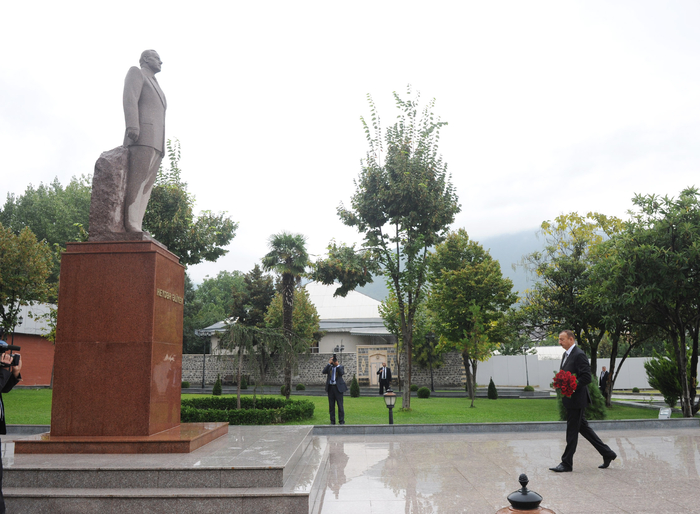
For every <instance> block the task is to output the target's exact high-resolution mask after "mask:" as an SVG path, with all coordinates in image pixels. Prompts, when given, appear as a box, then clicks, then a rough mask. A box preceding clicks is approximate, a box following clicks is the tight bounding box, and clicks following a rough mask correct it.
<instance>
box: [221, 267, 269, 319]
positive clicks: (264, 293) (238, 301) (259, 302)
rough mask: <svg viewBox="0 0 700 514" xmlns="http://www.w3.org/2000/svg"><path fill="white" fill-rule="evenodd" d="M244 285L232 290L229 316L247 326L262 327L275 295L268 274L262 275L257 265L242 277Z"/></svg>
mask: <svg viewBox="0 0 700 514" xmlns="http://www.w3.org/2000/svg"><path fill="white" fill-rule="evenodd" d="M243 282H244V287H243V288H242V289H236V290H234V294H233V305H232V311H231V317H232V318H234V319H235V320H236V323H240V324H242V325H245V326H249V327H259V328H263V327H264V326H265V313H266V312H267V309H268V307H269V306H270V303H272V299H273V298H274V296H275V286H274V284H273V281H272V277H271V276H270V275H264V274H263V272H262V270H261V269H260V266H259V265H257V264H256V265H255V266H254V267H253V269H252V270H250V271H249V272H248V273H246V274H245V275H244V277H243Z"/></svg>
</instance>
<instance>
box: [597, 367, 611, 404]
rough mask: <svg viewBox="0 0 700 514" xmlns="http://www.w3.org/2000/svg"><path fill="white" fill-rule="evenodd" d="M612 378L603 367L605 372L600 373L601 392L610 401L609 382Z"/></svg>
mask: <svg viewBox="0 0 700 514" xmlns="http://www.w3.org/2000/svg"><path fill="white" fill-rule="evenodd" d="M609 378H610V373H609V372H608V371H607V370H606V369H605V366H603V370H602V371H601V372H600V380H599V381H598V385H599V386H600V392H601V393H603V397H604V398H605V399H606V400H607V399H608V380H609Z"/></svg>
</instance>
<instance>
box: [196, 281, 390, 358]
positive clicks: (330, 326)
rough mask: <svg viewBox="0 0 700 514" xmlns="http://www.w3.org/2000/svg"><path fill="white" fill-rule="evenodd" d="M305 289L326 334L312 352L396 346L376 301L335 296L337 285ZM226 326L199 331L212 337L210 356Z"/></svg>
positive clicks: (353, 293) (355, 294) (222, 323)
mask: <svg viewBox="0 0 700 514" xmlns="http://www.w3.org/2000/svg"><path fill="white" fill-rule="evenodd" d="M304 287H305V288H306V290H307V291H308V293H309V299H310V300H311V303H313V304H314V306H315V307H316V310H317V311H318V315H319V318H320V322H319V324H320V330H321V331H324V332H326V335H325V336H324V337H323V338H322V339H321V340H320V341H319V343H318V348H317V349H315V352H318V353H338V352H340V351H341V349H342V352H350V353H357V349H358V346H393V345H395V344H396V337H395V336H393V335H392V334H390V333H389V331H388V330H387V329H386V327H385V326H384V321H383V320H382V318H381V316H380V315H379V305H380V302H379V301H377V300H375V299H374V298H370V297H369V296H367V295H365V294H362V293H358V292H357V291H350V292H349V293H348V294H347V296H345V297H344V298H343V297H341V296H338V297H334V296H333V293H334V292H335V290H336V289H337V286H325V285H323V284H320V283H318V282H310V283H308V284H306V285H305V286H304ZM226 324H227V321H219V322H218V323H214V324H213V325H211V326H208V327H206V328H205V329H202V330H199V331H198V333H199V334H200V335H209V336H211V343H212V349H213V350H212V353H216V349H217V348H218V346H219V336H220V334H221V333H222V332H224V331H225V330H226ZM336 348H337V349H336ZM385 358H386V357H385Z"/></svg>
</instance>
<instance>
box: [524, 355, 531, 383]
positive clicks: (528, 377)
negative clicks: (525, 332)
mask: <svg viewBox="0 0 700 514" xmlns="http://www.w3.org/2000/svg"><path fill="white" fill-rule="evenodd" d="M529 349H530V347H529V346H528V345H525V346H523V355H524V356H525V380H526V381H527V385H530V374H529V373H528V371H527V351H528V350H529Z"/></svg>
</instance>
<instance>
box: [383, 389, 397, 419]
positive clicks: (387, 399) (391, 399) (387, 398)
mask: <svg viewBox="0 0 700 514" xmlns="http://www.w3.org/2000/svg"><path fill="white" fill-rule="evenodd" d="M384 403H386V406H387V408H388V409H389V424H390V425H393V424H394V405H396V394H394V393H386V394H384Z"/></svg>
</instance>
